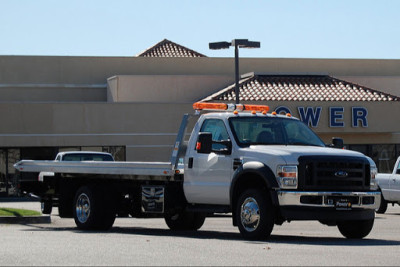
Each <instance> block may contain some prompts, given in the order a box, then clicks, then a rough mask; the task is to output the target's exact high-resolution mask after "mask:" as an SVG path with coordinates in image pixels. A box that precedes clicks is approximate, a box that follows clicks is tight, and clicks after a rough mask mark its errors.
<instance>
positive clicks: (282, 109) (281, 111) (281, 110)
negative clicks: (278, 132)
mask: <svg viewBox="0 0 400 267" xmlns="http://www.w3.org/2000/svg"><path fill="white" fill-rule="evenodd" d="M275 112H276V113H277V114H283V115H285V114H286V113H290V114H292V112H290V109H289V108H287V107H285V106H280V107H277V108H276V109H275Z"/></svg>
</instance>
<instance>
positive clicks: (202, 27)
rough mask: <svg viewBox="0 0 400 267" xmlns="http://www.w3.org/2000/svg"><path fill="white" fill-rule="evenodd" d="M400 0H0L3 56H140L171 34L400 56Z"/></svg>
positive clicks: (190, 41)
mask: <svg viewBox="0 0 400 267" xmlns="http://www.w3.org/2000/svg"><path fill="white" fill-rule="evenodd" d="M399 14H400V1H398V0H391V1H387V0H374V1H372V0H357V1H352V0H333V1H331V0H320V1H316V0H291V1H289V0H276V1H268V0H198V1H197V0H180V1H179V0H159V1H156V0H141V1H134V0H113V1H105V0H65V1H64V0H0V55H56V56H113V57H114V56H122V57H125V56H133V55H136V54H138V53H140V52H142V51H144V50H145V49H147V48H149V47H151V46H153V45H154V44H156V43H158V42H159V41H161V40H163V39H165V38H166V39H168V40H171V41H173V42H176V43H178V44H181V45H183V46H186V47H188V48H190V49H193V50H195V51H197V52H200V53H202V54H205V55H207V56H210V57H233V56H234V52H233V48H231V49H226V50H209V49H208V43H209V42H216V41H231V40H232V39H249V40H251V41H260V42H261V48H259V49H241V50H240V56H241V57H283V58H290V57H296V58H382V59H400V23H399V22H400V15H399Z"/></svg>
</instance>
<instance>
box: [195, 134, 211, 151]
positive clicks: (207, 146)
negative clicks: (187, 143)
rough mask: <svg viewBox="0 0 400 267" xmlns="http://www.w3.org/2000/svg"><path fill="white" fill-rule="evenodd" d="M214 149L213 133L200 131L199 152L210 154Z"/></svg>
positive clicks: (197, 145) (197, 148)
mask: <svg viewBox="0 0 400 267" xmlns="http://www.w3.org/2000/svg"><path fill="white" fill-rule="evenodd" d="M211 149H212V134H211V133H199V136H198V137H197V142H196V151H197V153H202V154H210V153H211Z"/></svg>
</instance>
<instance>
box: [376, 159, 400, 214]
mask: <svg viewBox="0 0 400 267" xmlns="http://www.w3.org/2000/svg"><path fill="white" fill-rule="evenodd" d="M376 182H377V183H378V185H379V188H380V190H381V192H382V195H381V197H382V198H381V204H380V206H379V208H378V209H377V210H376V212H377V213H381V214H382V213H385V212H386V209H387V205H388V203H392V205H394V204H399V205H400V157H398V158H397V161H396V164H395V165H394V168H393V172H392V173H391V174H389V173H378V174H377V175H376Z"/></svg>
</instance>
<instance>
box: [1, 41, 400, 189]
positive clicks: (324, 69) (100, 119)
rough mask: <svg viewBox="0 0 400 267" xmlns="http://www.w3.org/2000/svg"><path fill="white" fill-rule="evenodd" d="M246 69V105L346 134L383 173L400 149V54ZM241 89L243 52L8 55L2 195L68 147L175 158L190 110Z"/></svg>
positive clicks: (166, 45)
mask: <svg viewBox="0 0 400 267" xmlns="http://www.w3.org/2000/svg"><path fill="white" fill-rule="evenodd" d="M240 73H241V74H242V77H241V81H240V82H241V83H240V86H241V87H240V88H241V95H240V97H241V101H242V102H244V103H256V104H266V105H269V106H270V110H271V111H273V110H276V111H278V112H290V113H291V114H292V115H293V116H296V117H299V118H301V119H302V120H303V121H304V122H305V123H307V124H308V125H309V126H310V127H311V128H312V129H313V130H314V131H315V132H316V133H317V134H318V135H319V136H320V137H321V138H322V139H323V140H324V141H325V142H326V143H329V142H330V141H331V138H332V137H342V138H343V139H344V142H345V144H346V148H347V149H354V150H358V151H361V152H363V153H365V154H366V155H368V156H371V157H372V158H373V159H374V160H375V162H376V164H377V166H378V167H379V171H382V172H387V171H388V170H389V169H390V168H391V167H392V166H393V164H394V161H395V159H396V157H397V156H398V155H400V124H398V123H397V121H398V119H397V114H400V101H399V97H398V96H399V95H400V60H370V59H291V58H241V59H240ZM278 78H280V79H281V80H277V79H278ZM296 79H297V80H296ZM324 79H325V80H324ZM233 87H234V59H233V58H209V57H206V56H204V55H202V54H199V53H196V52H195V51H192V50H190V49H187V48H185V47H182V46H179V45H177V44H175V43H173V42H170V41H168V40H163V41H162V42H160V43H159V44H157V45H155V46H153V47H151V48H149V49H147V50H146V51H144V52H143V53H141V54H139V55H138V56H133V57H58V56H0V122H1V125H2V126H1V127H0V195H12V194H14V192H15V179H14V174H15V173H14V168H13V167H12V165H13V164H14V163H15V162H17V161H19V160H20V159H48V160H50V159H53V158H54V156H55V154H56V153H57V152H59V151H66V150H92V151H108V152H111V153H113V154H114V156H115V157H116V159H117V160H127V161H136V160H138V161H147V160H151V161H153V160H154V161H168V160H169V157H170V153H171V148H172V145H173V142H174V140H175V136H176V133H177V130H178V127H179V125H180V121H181V118H182V115H183V114H184V113H192V112H193V110H192V104H193V103H194V102H196V101H211V102H219V101H222V102H233V101H232V96H233V95H232V89H233Z"/></svg>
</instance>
